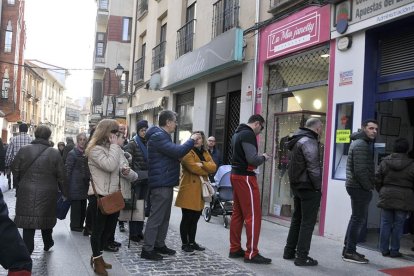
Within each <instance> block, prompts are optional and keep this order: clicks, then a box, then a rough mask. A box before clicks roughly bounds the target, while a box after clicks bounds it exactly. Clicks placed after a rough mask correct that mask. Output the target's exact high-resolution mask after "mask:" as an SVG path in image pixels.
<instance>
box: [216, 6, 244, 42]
mask: <svg viewBox="0 0 414 276" xmlns="http://www.w3.org/2000/svg"><path fill="white" fill-rule="evenodd" d="M238 26H239V0H219V1H217V2H216V3H214V4H213V36H212V37H213V38H214V37H216V36H218V35H219V34H222V33H224V32H226V31H228V30H230V29H232V28H234V27H238Z"/></svg>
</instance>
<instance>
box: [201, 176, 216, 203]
mask: <svg viewBox="0 0 414 276" xmlns="http://www.w3.org/2000/svg"><path fill="white" fill-rule="evenodd" d="M200 180H201V198H202V199H203V200H204V202H211V201H212V200H213V195H214V188H213V186H211V183H210V181H208V180H205V179H204V178H203V177H202V176H201V175H200Z"/></svg>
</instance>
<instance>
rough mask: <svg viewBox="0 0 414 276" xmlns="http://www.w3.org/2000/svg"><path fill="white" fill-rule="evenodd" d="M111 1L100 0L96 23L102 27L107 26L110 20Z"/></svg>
mask: <svg viewBox="0 0 414 276" xmlns="http://www.w3.org/2000/svg"><path fill="white" fill-rule="evenodd" d="M108 8H109V0H98V12H97V14H96V22H97V24H98V25H100V26H106V25H107V24H108V19H109V11H108Z"/></svg>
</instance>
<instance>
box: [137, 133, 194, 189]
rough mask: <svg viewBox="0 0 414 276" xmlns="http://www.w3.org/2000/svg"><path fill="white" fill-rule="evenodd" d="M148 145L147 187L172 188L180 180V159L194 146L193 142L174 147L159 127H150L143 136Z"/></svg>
mask: <svg viewBox="0 0 414 276" xmlns="http://www.w3.org/2000/svg"><path fill="white" fill-rule="evenodd" d="M145 139H146V140H147V145H148V185H149V188H150V189H153V188H158V187H174V186H177V185H178V182H179V178H180V159H181V158H183V157H184V156H185V155H186V154H187V153H188V152H189V151H190V150H191V149H192V147H193V146H194V140H193V139H188V140H187V141H186V142H185V143H184V144H182V145H176V144H174V143H173V141H172V139H171V135H170V134H168V133H167V132H166V131H165V130H164V129H163V128H161V127H157V126H154V127H151V128H149V129H148V131H147V133H146V134H145Z"/></svg>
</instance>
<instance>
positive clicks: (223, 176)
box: [203, 165, 233, 228]
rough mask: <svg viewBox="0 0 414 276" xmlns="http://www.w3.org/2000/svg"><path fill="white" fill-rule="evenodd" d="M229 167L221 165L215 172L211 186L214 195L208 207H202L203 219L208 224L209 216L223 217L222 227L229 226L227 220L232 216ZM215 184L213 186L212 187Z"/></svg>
mask: <svg viewBox="0 0 414 276" xmlns="http://www.w3.org/2000/svg"><path fill="white" fill-rule="evenodd" d="M230 173H231V166H230V165H223V166H220V167H219V169H218V170H217V173H216V175H215V176H214V179H215V181H216V182H215V183H212V184H213V187H214V190H215V191H216V193H215V194H214V196H213V199H212V201H211V202H210V206H206V207H204V210H203V217H204V220H205V221H206V222H209V221H210V219H211V216H223V220H224V227H225V228H227V227H228V226H229V218H228V216H231V215H232V214H233V188H232V186H231V182H230ZM214 184H215V185H214Z"/></svg>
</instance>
